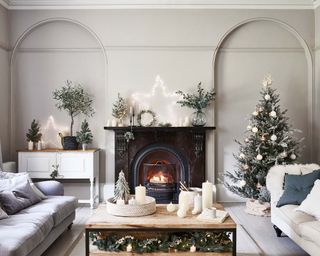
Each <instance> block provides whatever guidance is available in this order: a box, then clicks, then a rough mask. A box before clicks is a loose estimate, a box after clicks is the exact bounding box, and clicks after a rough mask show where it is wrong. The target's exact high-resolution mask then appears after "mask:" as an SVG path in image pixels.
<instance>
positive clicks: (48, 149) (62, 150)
mask: <svg viewBox="0 0 320 256" xmlns="http://www.w3.org/2000/svg"><path fill="white" fill-rule="evenodd" d="M99 150H100V148H88V149H86V150H82V149H78V150H64V149H62V148H46V149H41V150H28V149H18V150H17V152H18V153H19V152H28V153H31V152H35V153H40V152H43V153H49V152H72V153H76V152H80V153H86V152H87V153H90V152H96V151H99Z"/></svg>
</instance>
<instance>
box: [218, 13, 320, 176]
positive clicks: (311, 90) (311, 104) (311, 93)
mask: <svg viewBox="0 0 320 256" xmlns="http://www.w3.org/2000/svg"><path fill="white" fill-rule="evenodd" d="M260 21H265V22H271V23H273V24H276V25H278V26H280V27H281V28H283V29H284V30H286V31H288V32H289V33H290V34H291V35H293V36H294V37H295V38H296V40H297V41H298V42H299V43H300V45H301V47H302V49H303V51H304V54H305V57H306V61H307V90H308V94H307V97H308V118H307V120H308V131H307V140H306V143H307V145H310V150H309V152H310V153H311V154H310V156H309V157H308V159H307V160H308V161H311V160H315V157H316V155H317V151H316V150H317V148H316V147H315V145H316V143H315V142H314V141H313V139H314V138H315V134H314V120H315V114H314V113H315V84H314V60H313V55H312V51H311V49H310V47H309V45H308V44H307V42H306V41H305V40H304V38H303V37H302V35H301V34H300V33H299V32H298V31H297V30H296V29H295V28H293V27H292V26H291V25H289V24H287V23H285V22H283V21H281V20H278V19H273V18H268V17H257V18H252V19H247V20H244V21H241V22H239V23H237V24H235V25H234V26H232V27H231V28H230V29H228V30H227V31H226V32H225V33H224V34H223V36H222V37H221V38H220V40H219V42H218V44H217V46H216V48H215V49H214V54H213V59H212V68H213V72H212V81H213V87H214V88H217V86H219V85H217V74H216V69H217V57H218V54H219V52H220V51H221V49H222V45H223V43H224V42H225V40H226V39H227V38H228V37H229V36H230V35H232V33H233V32H235V31H236V30H237V29H238V28H240V27H242V26H245V25H246V24H249V23H253V22H260ZM217 89H218V88H217ZM217 115H218V113H214V123H216V120H217ZM217 146H218V145H217V139H215V143H214V147H215V148H217ZM215 159H217V151H216V150H215ZM214 166H215V170H217V161H215V165H214ZM216 174H217V173H215V175H216Z"/></svg>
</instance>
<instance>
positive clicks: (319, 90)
mask: <svg viewBox="0 0 320 256" xmlns="http://www.w3.org/2000/svg"><path fill="white" fill-rule="evenodd" d="M314 56H315V90H316V91H315V94H316V102H315V106H316V107H315V110H316V111H315V116H316V118H315V119H316V120H315V123H314V129H315V135H316V141H317V144H319V142H320V135H319V129H320V110H319V106H320V7H318V8H317V9H316V10H315V50H314ZM316 153H317V154H316V155H317V158H316V160H317V161H318V162H319V161H320V155H319V153H320V150H319V148H318V149H317V151H316Z"/></svg>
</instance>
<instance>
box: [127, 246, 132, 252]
mask: <svg viewBox="0 0 320 256" xmlns="http://www.w3.org/2000/svg"><path fill="white" fill-rule="evenodd" d="M127 252H132V245H131V244H128V245H127Z"/></svg>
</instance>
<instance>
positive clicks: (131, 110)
mask: <svg viewBox="0 0 320 256" xmlns="http://www.w3.org/2000/svg"><path fill="white" fill-rule="evenodd" d="M129 113H130V116H132V113H133V109H132V107H130V110H129Z"/></svg>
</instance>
